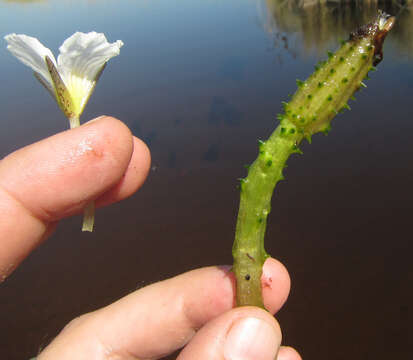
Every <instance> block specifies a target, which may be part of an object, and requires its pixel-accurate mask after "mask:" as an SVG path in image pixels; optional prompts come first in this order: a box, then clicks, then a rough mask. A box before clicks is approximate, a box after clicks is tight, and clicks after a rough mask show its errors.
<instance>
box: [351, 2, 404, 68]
mask: <svg viewBox="0 0 413 360" xmlns="http://www.w3.org/2000/svg"><path fill="white" fill-rule="evenodd" d="M395 22H396V18H395V17H394V16H391V15H388V14H386V13H385V12H384V11H381V10H379V14H378V15H377V17H376V19H375V20H374V21H372V22H371V23H369V24H366V25H363V26H361V27H360V28H358V29H357V30H356V31H353V32H352V33H351V34H350V41H356V40H357V39H360V38H364V37H371V38H372V40H373V43H374V57H375V58H374V61H373V65H374V66H376V65H377V64H378V63H379V62H380V61H382V60H383V42H384V39H385V38H386V35H387V33H388V32H389V31H390V30H391V29H392V28H393V26H394V23H395Z"/></svg>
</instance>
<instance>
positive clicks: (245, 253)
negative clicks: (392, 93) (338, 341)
mask: <svg viewBox="0 0 413 360" xmlns="http://www.w3.org/2000/svg"><path fill="white" fill-rule="evenodd" d="M393 24H394V18H392V17H389V16H388V15H386V14H384V13H381V12H380V13H379V15H378V16H377V18H376V20H375V21H374V22H372V23H371V24H367V25H365V26H363V27H361V28H360V29H358V30H357V31H356V32H354V33H352V34H351V35H350V39H349V40H348V41H347V42H344V43H343V44H342V46H341V48H340V49H339V50H337V52H336V53H334V54H333V53H328V60H327V61H324V62H322V63H320V64H319V65H318V66H316V70H315V72H314V73H313V74H312V75H311V76H310V77H309V78H308V79H307V80H306V81H297V85H298V90H297V92H296V93H295V94H294V96H293V98H292V99H291V101H290V102H289V103H288V104H285V105H284V114H283V115H280V116H279V120H280V124H279V125H278V127H277V128H276V130H275V131H274V132H273V134H272V135H271V136H270V138H269V139H268V140H267V141H266V142H260V146H259V155H258V157H257V159H256V160H255V162H254V163H253V164H252V165H251V167H250V168H249V170H248V176H247V177H246V178H245V179H242V180H241V199H240V208H239V213H238V221H237V226H236V233H235V241H234V245H233V250H232V254H233V258H234V266H233V271H234V273H235V277H236V279H237V305H238V306H244V305H255V306H259V307H264V305H263V300H262V295H261V275H262V266H263V264H264V262H265V260H266V259H267V258H268V257H269V255H268V254H267V253H266V251H265V249H264V235H265V228H266V222H267V216H268V214H269V213H270V210H271V197H272V193H273V190H274V187H275V185H276V184H277V182H278V181H280V180H281V179H282V178H283V176H282V170H283V168H284V167H285V164H286V161H287V159H288V158H289V156H290V155H291V154H292V153H300V150H299V148H298V145H299V144H300V142H301V141H302V139H303V138H306V139H307V140H308V141H309V142H310V141H311V136H312V135H313V134H315V133H318V132H324V133H327V132H328V131H329V129H330V127H331V120H332V119H333V118H334V116H335V115H337V114H338V113H339V112H340V111H342V110H343V109H348V108H349V106H348V104H347V101H348V100H349V98H350V97H352V95H353V94H354V92H355V91H357V90H358V89H359V88H360V87H364V84H363V83H362V81H363V80H364V79H365V78H366V77H367V74H368V72H369V71H370V70H372V69H373V65H376V64H377V63H378V62H380V61H381V59H382V44H383V41H384V38H385V37H386V35H387V32H388V31H389V30H390V29H391V28H392V26H393Z"/></svg>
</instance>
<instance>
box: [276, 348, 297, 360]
mask: <svg viewBox="0 0 413 360" xmlns="http://www.w3.org/2000/svg"><path fill="white" fill-rule="evenodd" d="M277 360H302V358H301V356H300V354H299V353H298V352H297V350H295V349H293V348H292V347H290V346H281V347H280V351H279V352H278V356H277Z"/></svg>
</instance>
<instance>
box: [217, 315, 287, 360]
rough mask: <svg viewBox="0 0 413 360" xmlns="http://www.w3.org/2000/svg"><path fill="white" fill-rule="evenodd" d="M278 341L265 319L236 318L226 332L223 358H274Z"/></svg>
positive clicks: (242, 359)
mask: <svg viewBox="0 0 413 360" xmlns="http://www.w3.org/2000/svg"><path fill="white" fill-rule="evenodd" d="M280 341H281V339H279V336H278V334H277V333H276V331H275V329H274V328H273V327H272V326H271V325H270V324H268V323H267V322H266V321H264V320H261V319H258V318H254V317H250V318H244V319H240V320H237V321H236V322H235V323H234V325H232V327H231V329H230V331H229V332H228V334H227V337H226V340H225V345H224V358H225V360H274V359H275V357H276V355H277V352H278V348H279V347H280Z"/></svg>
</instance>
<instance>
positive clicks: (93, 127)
mask: <svg viewBox="0 0 413 360" xmlns="http://www.w3.org/2000/svg"><path fill="white" fill-rule="evenodd" d="M149 167H150V153H149V150H148V148H147V147H146V145H145V144H144V143H143V142H142V141H140V140H139V139H137V138H135V137H133V135H132V134H131V132H130V131H129V129H128V128H127V127H126V126H125V125H124V124H123V123H122V122H120V121H119V120H116V119H114V118H111V117H100V118H98V119H95V120H92V121H90V122H88V123H86V124H84V125H82V126H81V127H79V128H76V129H72V130H68V131H65V132H63V133H60V134H57V135H55V136H52V137H50V138H47V139H45V140H42V141H40V142H38V143H35V144H32V145H29V146H27V147H24V148H22V149H20V150H17V151H16V152H14V153H12V154H10V155H9V156H7V157H5V158H4V159H2V160H1V161H0V239H1V240H0V246H1V251H0V280H2V281H5V280H6V278H7V277H8V276H9V275H10V274H11V273H12V271H13V270H14V269H15V268H16V267H17V266H18V265H19V264H20V263H21V262H22V261H23V259H24V258H25V257H27V256H28V255H29V254H30V252H31V251H33V249H35V248H36V247H37V246H39V245H40V244H41V243H42V242H43V241H44V240H45V239H46V238H48V237H49V236H50V234H51V233H52V232H53V230H54V229H55V227H56V225H57V223H58V221H59V220H60V219H62V218H65V217H68V216H71V215H73V214H78V213H81V212H82V209H83V207H84V205H85V204H86V203H88V202H90V201H91V200H94V201H95V202H96V205H97V207H99V206H105V205H109V204H111V203H114V202H116V201H120V200H122V199H124V198H126V197H128V196H130V195H132V194H133V193H134V192H135V191H136V190H137V189H138V188H139V187H140V186H141V185H142V184H143V182H144V181H145V178H146V176H147V174H148V171H149ZM68 183H70V185H71V186H70V187H67V184H68ZM74 246H76V244H75V243H74ZM261 280H262V285H263V286H262V288H263V290H262V295H263V299H264V304H265V306H266V308H267V309H268V312H266V311H264V310H262V309H259V308H257V307H238V308H234V306H235V290H234V289H235V281H234V276H233V274H232V273H231V272H230V270H229V267H225V266H221V267H218V266H215V267H208V268H202V269H197V270H193V271H190V272H187V273H184V274H182V275H179V276H176V277H174V278H171V279H168V280H165V281H161V282H158V283H155V284H152V285H150V286H147V287H145V288H142V289H140V290H138V291H135V292H134V293H132V294H130V295H128V296H126V297H124V298H122V299H120V300H118V301H117V302H115V303H113V304H111V305H109V306H107V307H105V308H102V309H99V310H97V311H94V312H92V313H89V314H85V315H82V316H80V317H78V318H76V319H74V320H73V321H71V322H70V323H69V324H68V325H67V326H66V327H65V328H64V329H63V330H62V332H61V333H60V334H59V335H58V336H57V337H56V338H55V339H54V340H53V341H52V342H51V344H50V345H49V346H47V347H46V348H45V349H44V350H43V351H42V352H41V354H39V355H38V357H37V359H38V360H48V359H54V360H55V359H60V360H65V359H71V360H72V359H78V360H82V359H85V360H86V359H88V360H90V359H97V360H100V359H102V360H103V359H105V360H109V359H110V360H132V359H139V360H144V359H160V358H162V357H164V356H166V355H167V354H170V353H172V352H174V351H175V350H177V349H180V348H183V350H182V352H181V353H180V355H179V356H178V359H179V360H186V359H197V360H203V359H205V360H206V359H208V360H211V359H217V360H238V359H243V360H248V359H254V360H261V359H262V360H274V359H275V358H276V359H278V360H300V359H301V357H300V355H299V354H298V353H297V352H296V351H295V350H294V349H292V348H290V347H284V346H280V343H281V330H280V327H279V325H278V323H277V322H276V320H275V319H274V317H273V316H272V315H271V314H274V313H276V312H277V311H278V310H279V309H280V308H281V307H282V305H283V304H284V302H285V301H286V299H287V297H288V293H289V289H290V278H289V275H288V272H287V270H286V269H285V268H284V266H283V265H282V264H281V263H280V262H278V261H277V260H275V259H272V258H269V259H267V261H266V262H265V264H264V268H263V275H262V279H261ZM9 281H12V280H9ZM165 299H167V301H165ZM250 339H252V340H251V341H248V340H250ZM240 344H241V345H242V346H241V345H240ZM277 353H278V355H276V354H277Z"/></svg>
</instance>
